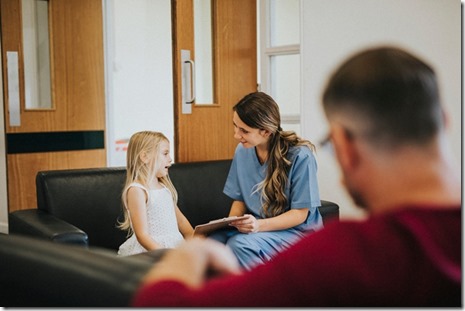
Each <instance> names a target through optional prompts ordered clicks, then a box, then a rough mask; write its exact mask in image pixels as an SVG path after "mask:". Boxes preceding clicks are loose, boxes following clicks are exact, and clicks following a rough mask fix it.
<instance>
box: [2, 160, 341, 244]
mask: <svg viewBox="0 0 465 311" xmlns="http://www.w3.org/2000/svg"><path fill="white" fill-rule="evenodd" d="M230 165H231V160H218V161H204V162H192V163H176V164H173V165H172V167H171V168H170V171H169V174H170V178H171V180H172V182H173V184H174V185H175V187H176V190H177V191H178V196H179V199H178V206H179V208H180V209H181V210H182V212H183V213H184V214H185V215H186V217H187V218H188V219H189V221H190V222H191V224H192V225H193V226H195V225H198V224H202V223H205V222H208V221H210V220H212V219H217V218H222V217H225V216H227V215H228V213H229V209H230V207H231V202H232V201H231V199H230V198H229V197H227V196H226V195H224V194H223V186H224V183H225V181H226V177H227V174H228V172H229V167H230ZM125 174H126V170H125V168H122V167H118V168H92V169H72V170H55V171H42V172H39V173H38V174H37V177H36V189H37V208H33V209H28V210H19V211H15V212H12V213H10V214H9V232H10V233H13V234H21V235H29V236H33V237H38V238H43V239H47V240H52V241H55V242H61V243H68V244H76V245H81V246H85V247H88V246H95V247H103V248H107V249H110V250H113V251H114V252H115V253H116V250H117V249H118V247H119V245H121V243H123V242H124V241H125V239H126V233H125V232H123V231H121V230H119V229H118V228H116V224H117V220H118V219H120V217H122V204H121V192H122V189H123V186H124V182H125ZM321 203H322V205H321V207H319V210H320V213H321V214H322V216H323V221H324V223H327V222H328V221H331V220H337V219H338V218H339V206H338V205H337V204H335V203H333V202H330V201H326V200H322V201H321Z"/></svg>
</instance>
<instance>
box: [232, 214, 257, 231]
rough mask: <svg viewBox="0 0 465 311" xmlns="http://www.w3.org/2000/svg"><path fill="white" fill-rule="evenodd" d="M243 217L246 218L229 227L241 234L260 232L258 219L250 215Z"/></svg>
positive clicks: (234, 222)
mask: <svg viewBox="0 0 465 311" xmlns="http://www.w3.org/2000/svg"><path fill="white" fill-rule="evenodd" d="M244 216H247V218H245V219H242V220H236V221H233V222H232V223H231V224H230V225H231V226H234V227H236V228H237V230H239V232H242V233H252V232H258V231H259V230H260V224H259V222H258V219H257V218H255V217H254V216H253V215H250V214H245V215H244Z"/></svg>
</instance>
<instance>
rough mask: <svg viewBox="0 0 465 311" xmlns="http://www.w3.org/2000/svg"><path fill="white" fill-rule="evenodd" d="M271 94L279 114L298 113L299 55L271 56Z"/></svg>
mask: <svg viewBox="0 0 465 311" xmlns="http://www.w3.org/2000/svg"><path fill="white" fill-rule="evenodd" d="M270 66H271V71H270V72H271V77H270V78H271V94H272V96H273V98H274V99H275V100H276V102H277V103H278V105H279V109H280V112H281V115H297V114H300V55H299V54H290V55H275V56H272V57H271V63H270Z"/></svg>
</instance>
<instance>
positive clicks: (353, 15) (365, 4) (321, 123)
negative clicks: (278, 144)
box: [301, 0, 462, 218]
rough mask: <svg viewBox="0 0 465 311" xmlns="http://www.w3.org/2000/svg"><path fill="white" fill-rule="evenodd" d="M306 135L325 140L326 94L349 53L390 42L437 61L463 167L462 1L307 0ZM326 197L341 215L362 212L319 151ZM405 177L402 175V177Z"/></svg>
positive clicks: (304, 2) (304, 6)
mask: <svg viewBox="0 0 465 311" xmlns="http://www.w3.org/2000/svg"><path fill="white" fill-rule="evenodd" d="M302 16H303V17H302V21H303V24H302V39H301V48H302V63H303V79H302V80H303V82H302V83H303V85H302V90H303V97H302V98H303V102H304V103H303V107H302V114H303V125H302V128H303V130H302V131H303V136H305V137H308V138H310V139H311V140H313V141H318V140H319V139H321V138H322V137H323V136H324V135H325V134H326V131H327V128H328V127H327V123H326V120H325V118H324V114H323V112H322V109H321V104H320V98H321V93H322V91H323V88H324V85H325V82H326V79H327V77H328V76H329V75H330V73H331V72H332V71H333V70H334V69H335V67H337V65H338V64H340V62H342V61H343V60H344V59H345V58H346V57H348V56H349V54H352V53H354V52H356V51H358V50H360V49H362V48H366V47H370V46H374V45H379V44H390V45H397V46H400V47H403V48H406V49H408V50H409V51H411V52H413V53H415V54H417V55H418V56H420V57H422V58H423V59H424V60H425V61H427V62H428V63H429V64H431V65H432V66H433V67H434V68H435V70H436V73H437V75H438V77H439V84H440V87H441V91H442V100H443V104H444V106H445V109H446V112H447V113H448V114H449V117H450V129H449V137H450V140H451V142H452V146H453V152H454V154H455V156H456V159H457V169H461V166H460V162H459V161H458V159H460V157H461V141H462V140H461V41H460V40H461V3H460V2H459V1H457V0H441V1H437V0H389V1H386V0H344V1H327V0H311V1H308V0H302ZM318 160H319V175H318V177H319V183H320V191H321V196H322V198H326V199H328V200H332V201H335V202H337V203H339V204H340V207H341V217H343V218H344V217H346V218H351V217H359V216H361V215H362V214H361V213H360V211H359V210H358V209H356V208H355V206H354V205H353V203H352V200H351V199H350V198H349V197H348V195H347V194H346V193H345V191H344V190H343V189H342V187H341V185H340V174H339V168H338V167H337V164H336V162H335V161H334V159H333V158H332V157H331V156H330V155H329V154H327V153H324V152H323V151H322V152H320V153H319V157H318ZM399 177H400V178H401V176H399Z"/></svg>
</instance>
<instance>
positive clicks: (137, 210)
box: [127, 187, 161, 251]
mask: <svg viewBox="0 0 465 311" xmlns="http://www.w3.org/2000/svg"><path fill="white" fill-rule="evenodd" d="M127 200H128V209H129V215H130V217H131V222H132V227H133V230H134V233H135V235H136V238H137V241H138V242H139V243H140V245H142V246H143V247H144V248H145V249H146V250H148V251H150V250H154V249H157V248H160V247H161V245H159V244H158V243H156V242H155V241H154V240H153V239H152V237H151V236H150V234H149V227H148V223H147V205H146V201H147V194H146V193H145V191H144V190H142V189H141V188H139V187H131V188H129V189H128V195H127Z"/></svg>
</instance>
